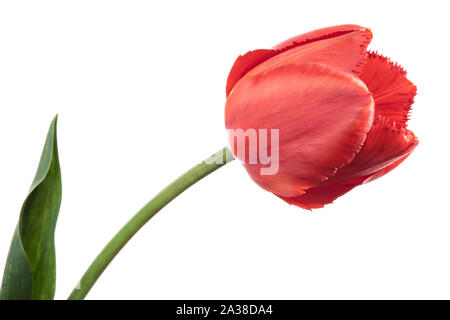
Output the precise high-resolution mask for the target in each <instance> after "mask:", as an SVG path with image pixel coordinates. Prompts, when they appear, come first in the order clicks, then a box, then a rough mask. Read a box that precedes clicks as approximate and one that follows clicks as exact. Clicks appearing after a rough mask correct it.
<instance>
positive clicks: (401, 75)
mask: <svg viewBox="0 0 450 320" xmlns="http://www.w3.org/2000/svg"><path fill="white" fill-rule="evenodd" d="M360 78H361V80H363V81H364V83H365V84H366V85H367V87H368V88H369V91H370V92H372V94H373V97H374V100H375V115H381V116H383V117H387V118H389V119H391V120H392V121H395V122H396V123H397V125H400V126H403V127H406V122H407V121H408V114H409V111H410V109H411V105H412V104H413V102H414V96H415V95H416V91H417V88H416V86H415V85H414V84H413V83H412V82H411V81H409V80H408V79H407V78H406V71H405V70H404V69H403V68H402V67H400V66H399V65H397V64H395V63H393V62H391V61H390V60H389V58H386V57H383V56H381V55H378V54H376V53H369V59H368V62H367V64H366V66H365V68H364V71H363V73H362V74H361V75H360Z"/></svg>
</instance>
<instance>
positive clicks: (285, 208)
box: [0, 0, 450, 299]
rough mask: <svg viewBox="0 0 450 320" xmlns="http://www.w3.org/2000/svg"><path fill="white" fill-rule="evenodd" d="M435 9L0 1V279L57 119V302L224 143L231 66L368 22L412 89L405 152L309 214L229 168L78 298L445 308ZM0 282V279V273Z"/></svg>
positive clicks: (439, 32) (440, 7)
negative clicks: (438, 303)
mask: <svg viewBox="0 0 450 320" xmlns="http://www.w3.org/2000/svg"><path fill="white" fill-rule="evenodd" d="M444 6H445V1H292V2H283V1H273V2H265V1H261V0H260V1H221V2H218V1H202V2H200V1H192V0H190V1H179V2H174V1H164V2H163V1H160V2H156V1H39V2H37V1H29V2H25V1H2V2H1V4H0V150H1V158H0V177H1V179H0V269H3V265H4V262H5V260H6V255H7V251H8V248H9V243H10V239H11V236H12V233H13V230H14V228H15V225H16V222H17V219H18V215H19V211H20V207H21V204H22V201H23V200H24V198H25V196H26V194H27V190H28V188H29V186H30V184H31V181H32V179H33V176H34V173H35V170H36V167H37V163H38V160H39V156H40V153H41V149H42V146H43V143H44V139H45V135H46V132H47V128H48V125H49V123H50V121H51V119H52V117H53V116H54V115H55V114H56V113H59V115H60V118H59V137H58V138H59V149H60V161H61V167H62V173H63V203H62V206H61V212H60V217H59V222H58V228H57V233H56V246H57V266H58V276H57V278H58V283H57V293H56V297H57V298H58V299H65V298H66V297H67V296H68V295H69V293H70V291H71V290H72V288H73V287H74V286H75V284H76V283H77V281H78V279H79V277H80V276H81V274H82V273H83V272H84V271H85V269H86V268H87V267H88V265H89V263H90V262H91V261H92V260H93V259H94V257H95V256H96V255H97V253H98V252H99V251H100V250H101V249H102V247H103V246H104V245H105V244H106V242H107V241H108V240H109V239H110V238H111V237H112V236H113V234H114V233H115V232H116V231H117V230H118V229H119V228H120V227H121V226H122V225H123V224H124V223H125V222H126V221H127V220H128V219H129V218H130V217H131V216H132V215H133V214H134V213H135V212H136V211H137V210H138V209H140V207H141V206H142V205H144V204H145V203H146V202H147V201H148V200H150V199H151V197H152V196H154V195H155V194H156V193H157V192H158V191H159V190H160V189H161V188H163V187H164V186H165V185H166V184H167V183H169V182H170V181H172V180H173V179H174V178H176V177H177V176H178V175H180V174H181V173H183V172H184V171H185V170H186V169H188V168H190V167H191V166H192V165H194V164H196V163H197V162H199V161H201V160H202V159H204V158H205V157H206V156H208V155H210V154H212V153H213V152H215V151H217V150H219V148H221V147H223V146H224V145H225V144H226V142H227V139H226V132H225V129H224V120H223V112H224V104H225V82H226V77H227V74H228V71H229V69H230V67H231V65H232V64H233V62H234V59H235V58H236V57H237V56H238V55H239V54H242V53H245V52H246V51H248V50H251V49H256V48H266V47H271V46H273V45H275V44H277V43H278V42H280V41H282V40H285V39H286V38H288V37H291V36H294V35H296V34H299V33H303V32H307V31H310V30H312V29H316V28H320V27H325V26H330V25H336V24H343V23H353V24H360V25H363V26H366V27H370V28H371V29H372V31H373V33H374V40H373V42H372V45H371V47H370V48H371V49H378V50H379V51H380V52H381V53H383V54H385V55H388V56H390V57H392V58H393V59H394V60H395V61H398V62H400V63H401V64H402V65H403V66H404V67H405V68H406V69H407V70H408V72H409V78H410V79H411V80H412V81H413V82H414V83H415V84H416V85H417V86H418V96H417V99H416V103H415V106H414V108H413V112H412V118H411V121H410V125H409V127H410V128H411V129H412V130H413V131H414V132H415V133H416V134H417V136H418V137H419V139H420V144H419V146H418V148H417V149H416V150H415V152H414V153H413V154H412V156H411V157H410V158H409V159H408V160H407V161H405V162H404V163H403V165H401V166H400V167H399V168H397V169H396V170H394V171H393V172H392V173H390V174H389V175H387V176H385V177H383V178H382V179H379V180H377V181H375V182H373V183H370V184H367V185H364V186H361V187H359V188H357V189H355V190H353V191H352V192H350V193H349V194H347V195H345V196H343V197H342V198H339V199H338V200H337V201H335V203H334V204H332V205H329V206H327V207H326V208H325V209H320V210H315V211H313V212H312V213H311V212H309V211H306V210H302V209H300V208H297V207H294V206H289V205H287V204H286V203H284V202H283V201H281V200H280V199H278V198H277V197H275V196H273V195H272V194H270V193H267V192H265V191H263V190H262V189H260V188H259V187H258V186H257V185H256V184H254V183H253V182H252V180H251V179H250V178H249V177H248V176H247V174H246V172H245V170H244V169H243V168H242V166H241V165H240V164H239V163H238V162H237V161H234V162H233V163H231V164H229V165H227V166H226V167H224V168H222V169H221V170H219V171H217V172H215V173H214V174H212V175H211V176H209V177H208V178H206V179H204V180H203V181H201V182H200V183H198V184H197V185H195V186H194V187H192V188H191V189H189V190H188V191H187V192H185V193H184V194H182V195H181V196H180V197H179V198H177V199H176V200H175V201H173V202H172V203H171V204H170V205H169V206H167V207H166V208H165V209H164V210H163V211H161V212H160V213H159V214H158V215H157V216H156V217H155V218H154V219H153V220H151V221H150V223H148V224H147V225H146V226H145V227H144V228H143V229H142V230H141V231H140V232H139V233H138V235H137V236H136V237H135V238H134V239H133V240H132V241H131V242H130V243H129V244H128V245H127V247H126V248H125V249H124V250H123V251H122V252H121V253H120V254H119V256H118V257H117V258H116V259H115V260H114V261H113V263H112V264H111V265H110V267H109V268H108V269H107V271H106V272H105V273H104V275H103V276H102V277H101V278H100V280H99V281H98V283H97V284H96V286H95V287H94V288H93V290H92V291H91V293H90V294H89V296H88V298H90V299H155V298H156V299H159V298H161V299H165V298H167V299H169V298H179V299H197V298H203V299H206V298H210V299H215V298H219V299H227V298H234V299H240V298H244V299H247V298H252V299H253V298H254V299H278V298H286V299H302V298H306V299H315V298H325V299H329V298H343V299H347V298H362V299H366V298H376V299H378V298H387V299H391V298H447V299H448V298H450V254H449V252H450V211H449V210H448V198H449V191H448V190H449V188H448V181H449V178H450V177H449V164H448V155H449V151H448V145H449V142H448V121H449V116H450V110H449V107H450V106H449V98H448V97H449V87H448V84H449V76H448V74H449V71H450V70H449V63H448V61H449V44H448V43H449V41H448V30H449V28H450V23H449V19H448V9H447V8H444ZM0 272H1V271H0Z"/></svg>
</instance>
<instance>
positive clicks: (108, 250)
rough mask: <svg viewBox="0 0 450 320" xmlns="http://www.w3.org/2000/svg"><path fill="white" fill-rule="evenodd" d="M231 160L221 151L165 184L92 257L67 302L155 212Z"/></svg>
mask: <svg viewBox="0 0 450 320" xmlns="http://www.w3.org/2000/svg"><path fill="white" fill-rule="evenodd" d="M231 160H233V157H232V156H231V152H230V151H229V149H228V148H224V149H222V150H220V151H219V152H217V153H215V154H214V155H212V156H211V157H209V158H207V159H205V160H204V161H202V162H201V163H199V164H198V165H196V166H195V167H193V168H191V169H190V170H188V171H187V172H186V173H184V174H183V175H182V176H181V177H179V178H178V179H177V180H175V181H174V182H172V183H171V184H170V185H168V186H167V187H166V188H165V189H163V190H162V191H161V192H160V193H159V194H158V195H156V196H155V197H154V198H153V199H152V200H151V201H150V202H148V203H147V204H146V205H145V206H144V207H143V208H142V209H141V210H139V212H138V213H136V215H135V216H134V217H133V218H131V220H130V221H128V223H127V224H126V225H125V226H123V227H122V229H120V231H119V232H118V233H117V234H116V235H115V236H114V238H112V240H111V241H110V242H109V243H108V244H107V245H106V247H105V248H104V249H103V250H102V252H100V254H99V255H98V256H97V258H95V260H94V262H92V264H91V265H90V266H89V268H88V269H87V271H86V272H85V273H84V275H83V277H82V278H81V280H80V282H79V283H78V285H77V287H76V288H75V289H74V290H73V291H72V293H71V294H70V296H69V298H68V299H69V300H82V299H84V298H85V297H86V295H87V294H88V292H89V290H91V288H92V287H93V286H94V284H95V282H96V281H97V279H98V278H99V277H100V276H101V275H102V273H103V271H105V269H106V268H107V267H108V265H109V264H110V263H111V261H112V260H113V259H114V257H115V256H116V255H117V254H118V253H119V252H120V250H121V249H122V248H123V247H124V246H125V245H126V244H127V242H128V241H129V240H130V239H131V238H132V237H133V236H134V235H135V234H136V233H137V232H138V231H139V229H141V228H142V226H144V224H146V223H147V222H148V221H149V220H150V219H151V218H152V217H153V216H154V215H155V214H156V213H157V212H158V211H159V210H161V209H162V208H164V207H165V206H166V205H167V204H168V203H169V202H170V201H172V200H173V199H175V198H176V197H177V196H178V195H179V194H181V193H182V192H183V191H184V190H186V189H187V188H189V187H190V186H192V185H193V184H194V183H196V182H197V181H199V180H201V179H202V178H204V177H206V176H207V175H209V174H210V173H212V172H214V171H215V170H217V169H219V168H220V167H222V166H223V165H225V164H226V163H228V162H230V161H231Z"/></svg>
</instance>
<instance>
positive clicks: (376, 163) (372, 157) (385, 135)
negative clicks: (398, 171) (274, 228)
mask: <svg viewBox="0 0 450 320" xmlns="http://www.w3.org/2000/svg"><path fill="white" fill-rule="evenodd" d="M417 144H418V141H417V139H416V137H415V136H414V134H413V133H412V132H411V131H409V130H407V129H404V128H397V127H395V125H394V124H393V123H391V122H389V120H388V119H386V118H381V117H379V118H378V119H377V120H376V121H375V123H374V125H373V127H372V129H371V130H370V132H369V134H368V135H367V140H366V142H365V143H364V146H363V147H362V148H361V151H360V152H359V153H358V154H357V155H356V157H355V159H354V160H353V161H352V162H350V164H349V165H347V166H345V167H343V168H341V169H340V170H338V172H337V173H336V174H335V175H334V176H333V177H331V178H329V179H328V180H326V181H324V182H322V183H321V184H320V185H318V186H317V187H313V188H311V189H309V190H307V191H306V193H305V194H304V195H302V196H299V197H294V198H286V197H284V198H282V199H283V200H285V201H287V202H288V203H291V204H295V205H297V206H299V207H302V208H305V209H312V208H322V207H323V206H324V205H325V204H329V203H331V202H333V201H334V200H335V199H336V198H338V197H340V196H342V195H343V194H345V193H347V192H349V191H350V190H351V189H353V188H354V187H356V186H359V185H361V184H363V183H367V182H370V181H373V180H375V179H377V178H379V177H381V176H383V175H385V174H386V173H388V172H389V171H391V170H393V169H394V168H395V167H397V166H398V165H399V164H400V163H402V162H403V161H404V160H405V159H406V158H407V157H408V156H409V155H410V154H411V152H412V151H413V150H414V148H415V147H416V146H417Z"/></svg>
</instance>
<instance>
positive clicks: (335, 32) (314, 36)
mask: <svg viewBox="0 0 450 320" xmlns="http://www.w3.org/2000/svg"><path fill="white" fill-rule="evenodd" d="M358 30H360V31H364V32H366V31H368V32H370V30H369V29H368V28H364V27H361V26H358V25H354V24H343V25H339V26H332V27H327V28H322V29H317V30H314V31H310V32H307V33H303V34H301V35H298V36H295V37H292V38H290V39H288V40H286V41H283V42H282V43H279V44H277V45H276V46H275V47H274V49H277V50H282V51H285V50H286V49H290V48H293V47H297V46H301V45H303V44H307V43H311V42H316V41H320V40H325V39H331V38H335V37H339V36H342V35H344V34H346V33H350V32H352V31H358Z"/></svg>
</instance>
